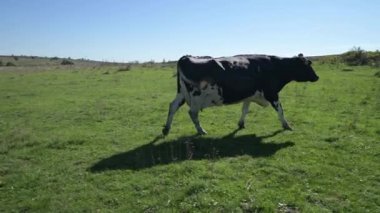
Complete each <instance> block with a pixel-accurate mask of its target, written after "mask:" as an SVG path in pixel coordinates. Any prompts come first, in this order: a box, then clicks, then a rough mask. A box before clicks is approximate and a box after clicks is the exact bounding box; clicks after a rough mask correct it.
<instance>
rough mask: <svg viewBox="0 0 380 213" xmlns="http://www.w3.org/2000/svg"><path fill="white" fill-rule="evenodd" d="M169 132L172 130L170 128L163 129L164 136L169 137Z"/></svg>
mask: <svg viewBox="0 0 380 213" xmlns="http://www.w3.org/2000/svg"><path fill="white" fill-rule="evenodd" d="M169 130H170V128H168V127H166V126H165V127H164V128H163V129H162V134H163V135H164V136H166V135H168V134H169Z"/></svg>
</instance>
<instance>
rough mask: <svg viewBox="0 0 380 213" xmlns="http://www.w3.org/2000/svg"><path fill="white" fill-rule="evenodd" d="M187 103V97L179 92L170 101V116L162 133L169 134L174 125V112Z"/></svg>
mask: <svg viewBox="0 0 380 213" xmlns="http://www.w3.org/2000/svg"><path fill="white" fill-rule="evenodd" d="M184 103H185V97H184V96H183V95H182V94H181V93H178V94H177V96H176V97H175V99H174V100H173V101H172V102H171V103H170V105H169V112H168V118H167V120H166V124H165V126H164V128H163V129H162V134H163V135H167V134H168V133H169V131H170V127H171V125H172V121H173V117H174V114H175V113H176V112H177V110H178V109H179V108H180V107H181V106H182V105H183V104H184Z"/></svg>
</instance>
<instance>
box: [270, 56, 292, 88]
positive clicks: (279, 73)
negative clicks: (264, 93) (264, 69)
mask: <svg viewBox="0 0 380 213" xmlns="http://www.w3.org/2000/svg"><path fill="white" fill-rule="evenodd" d="M291 69H292V65H291V61H290V60H289V59H287V58H285V59H282V60H280V61H279V62H278V64H277V67H276V71H275V75H276V77H275V79H274V82H273V83H274V85H272V86H274V88H275V90H276V91H275V92H280V91H281V89H282V88H284V87H285V85H286V84H288V83H289V82H291V81H292V80H293V78H292V76H291Z"/></svg>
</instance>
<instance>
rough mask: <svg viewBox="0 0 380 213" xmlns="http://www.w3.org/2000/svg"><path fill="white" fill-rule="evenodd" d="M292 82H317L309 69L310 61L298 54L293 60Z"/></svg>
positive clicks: (314, 74)
mask: <svg viewBox="0 0 380 213" xmlns="http://www.w3.org/2000/svg"><path fill="white" fill-rule="evenodd" d="M293 60H294V63H293V69H294V70H292V72H293V74H294V80H295V81H299V82H306V81H311V82H315V81H318V79H319V77H318V75H317V74H316V73H315V71H314V69H313V68H312V67H311V64H312V63H311V61H310V60H309V59H307V58H305V57H304V56H303V54H302V53H300V54H298V57H294V58H293Z"/></svg>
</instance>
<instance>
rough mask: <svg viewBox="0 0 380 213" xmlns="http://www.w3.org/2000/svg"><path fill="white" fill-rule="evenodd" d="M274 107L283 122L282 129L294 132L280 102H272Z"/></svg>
mask: <svg viewBox="0 0 380 213" xmlns="http://www.w3.org/2000/svg"><path fill="white" fill-rule="evenodd" d="M271 105H272V107H273V108H274V109H275V110H276V111H277V115H278V118H279V119H280V121H281V125H282V128H284V129H285V130H292V128H291V127H290V126H289V124H288V122H287V121H286V119H285V116H284V110H283V109H282V106H281V102H280V101H279V100H276V101H271Z"/></svg>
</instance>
